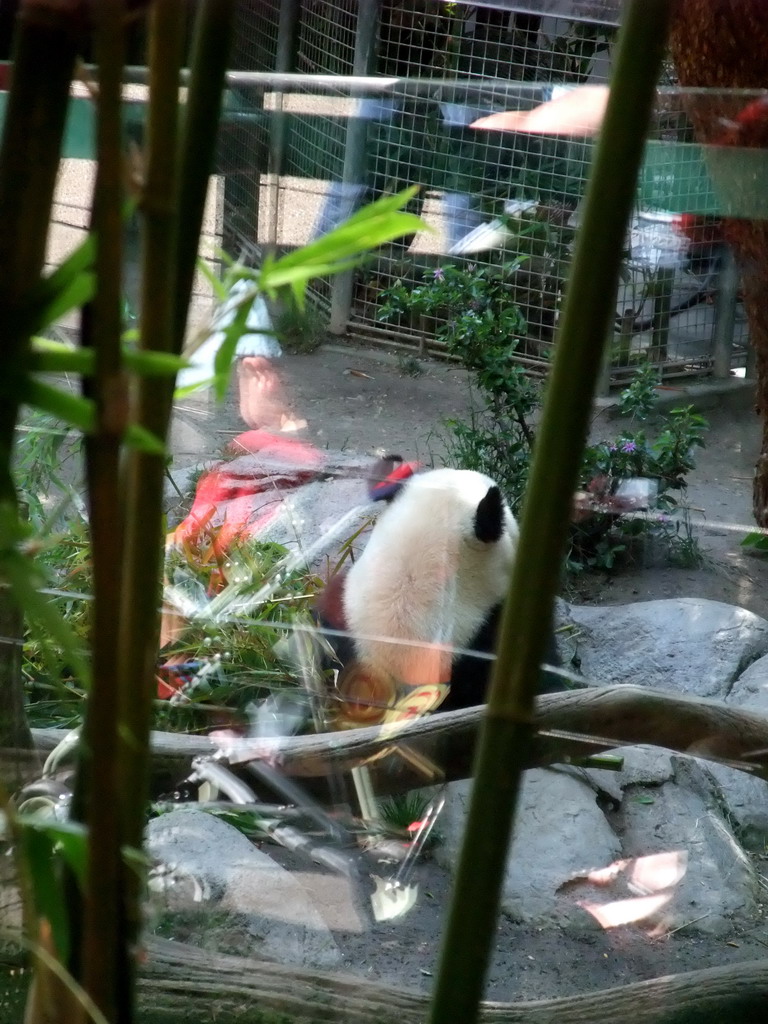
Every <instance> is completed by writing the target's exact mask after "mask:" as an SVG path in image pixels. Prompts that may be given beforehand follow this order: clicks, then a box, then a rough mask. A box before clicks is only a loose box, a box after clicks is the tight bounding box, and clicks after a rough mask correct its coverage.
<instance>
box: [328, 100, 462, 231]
mask: <svg viewBox="0 0 768 1024" xmlns="http://www.w3.org/2000/svg"><path fill="white" fill-rule="evenodd" d="M436 106H437V107H439V111H440V116H441V121H442V133H441V135H442V134H447V133H449V132H450V131H462V130H466V126H467V125H468V124H469V123H470V121H471V120H472V118H473V116H474V115H475V113H476V111H475V110H473V109H472V108H471V107H466V106H464V105H463V104H458V103H438V104H436ZM428 108H429V103H428V102H421V103H416V104H414V103H413V102H411V103H410V104H407V103H406V102H405V101H400V100H396V99H392V98H390V97H381V98H378V99H363V100H360V101H359V103H358V105H357V110H356V112H355V117H357V118H360V119H361V120H363V121H366V122H368V123H369V124H370V125H371V129H372V135H374V136H375V135H376V134H380V135H381V138H380V139H378V140H377V139H376V138H375V137H374V138H372V139H371V141H370V143H369V148H370V149H371V151H376V152H377V153H378V157H377V159H374V160H372V163H373V164H374V168H375V170H374V173H373V174H372V181H371V182H370V183H368V182H357V181H332V182H331V183H330V185H329V188H328V191H327V193H326V195H325V199H324V201H323V205H322V207H321V209H320V213H319V215H318V217H317V220H316V222H315V224H314V227H313V229H312V237H313V238H319V237H320V236H321V235H324V234H326V233H327V232H329V231H331V230H332V229H333V228H335V227H338V225H339V224H341V223H342V222H343V221H345V220H347V218H349V217H351V216H352V214H353V213H355V211H356V210H358V209H360V207H361V206H363V205H364V204H365V203H366V202H368V201H370V200H372V199H374V198H375V197H376V195H377V194H378V193H382V194H383V193H384V192H386V191H390V190H396V188H399V187H400V186H401V185H402V187H405V185H406V184H410V182H409V181H408V180H406V171H405V168H407V159H406V157H405V156H404V155H403V154H404V153H407V154H410V149H411V147H412V146H413V144H414V140H415V139H416V138H417V137H418V135H419V129H421V133H422V135H424V136H426V135H428V129H429V115H428ZM400 135H402V139H401V140H400V141H401V144H400V145H397V141H396V140H397V138H398V136H400ZM388 150H391V151H392V152H394V153H395V158H389V157H388V156H386V155H385V154H386V152H387V151H388ZM398 154H399V155H398ZM401 164H402V166H400V165H401ZM400 179H402V181H401V180H400ZM441 206H442V209H443V213H444V218H445V232H446V236H447V245H448V247H449V248H450V247H451V246H452V245H454V244H455V243H456V242H458V240H459V239H461V238H462V237H463V236H464V235H466V234H467V232H468V231H470V230H471V229H472V228H474V227H475V226H476V225H477V224H478V223H479V222H480V214H479V213H478V212H477V211H476V210H474V209H473V205H472V197H471V196H470V195H469V194H468V193H466V192H453V191H446V192H444V193H443V195H442V198H441Z"/></svg>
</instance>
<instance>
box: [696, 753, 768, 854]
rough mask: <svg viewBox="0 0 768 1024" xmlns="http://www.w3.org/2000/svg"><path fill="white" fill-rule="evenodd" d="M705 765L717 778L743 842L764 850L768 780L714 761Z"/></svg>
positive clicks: (766, 843) (767, 836) (767, 842)
mask: <svg viewBox="0 0 768 1024" xmlns="http://www.w3.org/2000/svg"><path fill="white" fill-rule="evenodd" d="M704 767H705V768H706V770H707V771H708V772H710V773H711V775H712V776H713V777H714V779H715V781H716V782H717V785H718V787H719V790H720V794H721V799H722V804H723V807H724V808H725V811H726V816H727V818H728V819H729V820H730V822H731V825H732V827H733V829H734V831H735V832H736V835H737V837H738V839H739V842H740V843H741V845H742V846H743V847H745V849H747V850H754V851H755V852H763V851H764V850H765V849H766V847H767V846H768V782H766V781H765V779H759V778H758V777H757V776H756V775H749V774H747V772H742V771H739V770H738V768H729V767H728V765H725V764H716V763H715V762H713V761H707V762H705V764H704Z"/></svg>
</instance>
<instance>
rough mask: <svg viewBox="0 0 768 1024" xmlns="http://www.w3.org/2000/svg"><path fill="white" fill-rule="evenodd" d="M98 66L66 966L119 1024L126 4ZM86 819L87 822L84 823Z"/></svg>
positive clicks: (105, 16)
mask: <svg viewBox="0 0 768 1024" xmlns="http://www.w3.org/2000/svg"><path fill="white" fill-rule="evenodd" d="M91 9H92V11H93V14H94V18H95V23H94V42H95V50H96V57H97V60H98V65H99V87H98V100H97V111H98V119H97V130H96V153H97V161H98V162H97V172H96V185H95V192H94V201H93V214H92V230H93V232H94V235H95V237H96V258H95V269H96V292H95V296H94V299H93V302H92V304H91V305H90V306H89V307H87V308H86V309H84V310H83V322H82V343H83V345H84V346H87V347H90V348H92V349H93V351H94V369H95V372H94V376H93V378H90V379H89V378H85V380H84V391H85V393H86V395H87V396H88V397H90V398H93V400H94V403H95V407H96V429H95V431H94V432H93V433H92V434H90V435H87V436H86V437H85V466H86V479H87V485H88V503H89V527H90V535H91V560H92V566H93V594H94V601H93V608H92V619H91V657H92V679H91V689H90V694H89V699H88V704H87V708H86V715H85V722H84V726H83V743H82V745H81V748H80V759H81V761H80V766H79V772H78V798H77V801H76V805H77V810H78V811H79V812H80V815H81V816H84V818H85V821H86V822H87V824H88V829H89V849H90V853H89V858H88V869H87V875H86V881H85V887H84V892H83V912H82V943H81V947H80V949H81V955H80V958H79V960H76V961H75V962H74V963H73V964H72V965H71V966H72V967H74V968H75V969H76V976H78V975H81V976H82V981H83V985H84V987H85V989H86V991H87V992H88V993H89V995H90V996H91V998H92V999H93V1000H94V1002H95V1004H96V1005H97V1006H98V1007H99V1009H100V1010H101V1011H102V1012H103V1013H104V1015H105V1016H106V1017H107V1018H108V1019H109V1020H114V1019H117V1012H118V1007H119V1005H120V997H119V989H120V980H121V978H122V977H123V975H124V973H125V971H126V969H127V968H128V965H129V963H130V953H129V952H128V950H127V943H126V941H125V934H124V933H125V928H124V924H123V921H122V918H121V914H120V912H119V908H120V907H121V905H122V900H121V898H120V892H121V884H122V874H123V871H122V863H121V862H122V856H121V851H122V842H121V835H120V827H119V813H118V801H117V799H116V795H117V789H116V775H117V773H116V761H115V757H114V752H115V748H116V744H117V735H118V694H117V689H116V687H115V681H114V659H115V646H116V644H117V635H118V628H119V621H120V602H121V592H122V580H121V576H122V574H121V571H120V566H121V558H122V549H123V536H122V534H123V531H122V510H121V496H120V481H119V468H120V452H121V445H122V435H123V432H124V430H125V427H126V423H127V388H126V383H125V379H124V375H123V369H122V358H121V334H122V278H123V212H122V207H123V202H122V193H123V169H124V168H123V163H124V159H123V138H122V70H123V65H124V54H125V39H124V21H125V3H124V0H101V2H100V3H98V4H94V5H93V6H92V8H91ZM83 812H84V815H83Z"/></svg>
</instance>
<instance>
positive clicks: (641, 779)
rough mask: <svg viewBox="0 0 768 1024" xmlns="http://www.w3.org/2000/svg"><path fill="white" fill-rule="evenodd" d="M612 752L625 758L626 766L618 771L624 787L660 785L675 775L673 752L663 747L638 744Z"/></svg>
mask: <svg viewBox="0 0 768 1024" xmlns="http://www.w3.org/2000/svg"><path fill="white" fill-rule="evenodd" d="M611 753H612V754H617V755H618V756H619V757H623V758H624V768H623V769H622V771H620V772H618V773H617V779H618V782H619V785H620V786H621V788H622V789H626V787H627V786H637V785H645V786H659V785H661V784H662V783H663V782H668V781H669V780H670V779H671V778H672V777H673V775H674V769H673V767H672V754H671V753H670V752H669V751H668V750H664V749H663V748H662V747H652V746H649V745H646V744H638V745H637V746H632V747H617V748H616V750H612V751H611ZM603 774H604V773H603Z"/></svg>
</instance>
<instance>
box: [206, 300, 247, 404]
mask: <svg viewBox="0 0 768 1024" xmlns="http://www.w3.org/2000/svg"><path fill="white" fill-rule="evenodd" d="M256 294H257V293H256V290H255V289H254V292H253V295H252V296H251V297H250V299H248V298H247V293H246V297H244V299H243V300H241V301H240V302H238V303H237V305H236V306H235V309H236V312H235V316H234V318H233V320H232V323H231V324H229V325H228V326H227V327H225V328H224V340H223V341H222V343H221V344H220V345H219V347H218V349H217V350H216V355H215V356H214V359H213V369H214V373H215V376H214V392H215V395H216V398H217V400H218V401H220V402H221V401H223V399H224V397H225V396H226V394H227V388H228V387H229V380H230V377H231V375H232V364H233V362H234V360H235V349H236V348H237V343H238V341H239V340H240V338H241V337H242V336H243V334H245V333H246V331H247V329H248V327H247V321H248V314H249V313H250V312H251V307H252V306H253V302H254V299H255V298H256Z"/></svg>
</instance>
